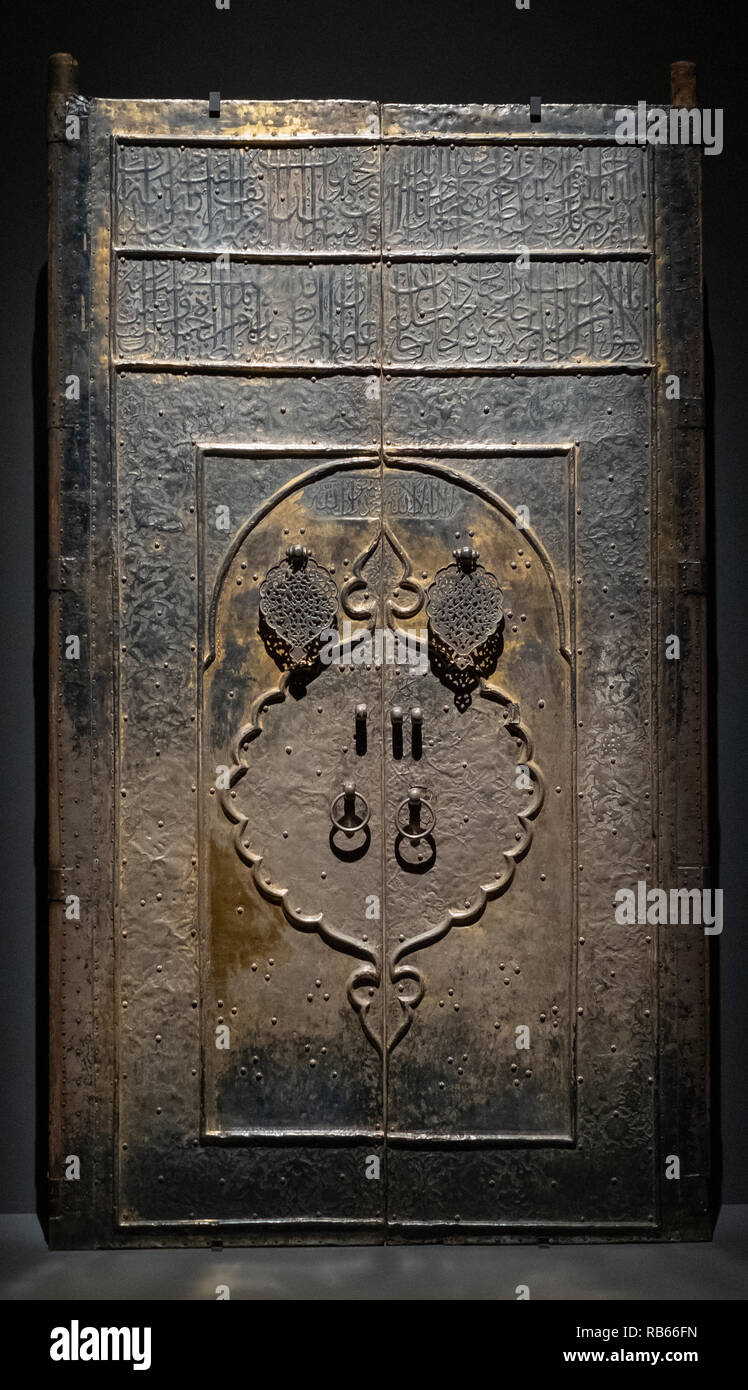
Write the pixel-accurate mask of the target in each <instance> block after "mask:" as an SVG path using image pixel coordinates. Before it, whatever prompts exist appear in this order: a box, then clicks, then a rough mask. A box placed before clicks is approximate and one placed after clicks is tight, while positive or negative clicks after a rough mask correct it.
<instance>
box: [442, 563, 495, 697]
mask: <svg viewBox="0 0 748 1390" xmlns="http://www.w3.org/2000/svg"><path fill="white" fill-rule="evenodd" d="M452 554H453V555H454V558H455V563H454V564H453V565H448V566H447V567H446V568H445V569H441V570H438V571H437V573H436V575H435V577H434V581H433V583H432V584H431V585H430V586H429V589H428V591H427V602H426V612H427V613H428V619H429V625H430V627H431V631H432V635H433V637H434V639H435V641H436V642H437V644H438V645H439V646H441V647H442V648H443V649H444V650H445V651H446V652H447V654H448V656H449V659H450V660H451V661H452V662H453V663H454V665H455V666H457V667H458V668H459V669H460V670H464V669H465V667H468V666H471V665H472V664H473V661H474V660H475V659H476V657H477V655H478V653H479V652H480V650H481V648H482V647H484V646H485V644H486V643H487V642H488V641H490V639H491V638H492V637H495V635H496V633H497V632H498V629H499V627H500V625H501V622H502V619H503V617H504V595H503V593H502V591H501V589H500V588H499V582H498V580H497V579H496V577H495V575H493V574H491V573H490V572H489V571H488V570H486V569H484V568H483V566H482V565H479V564H478V551H477V550H474V549H473V547H472V546H469V545H465V546H461V547H460V548H459V549H458V550H454V551H453V552H452Z"/></svg>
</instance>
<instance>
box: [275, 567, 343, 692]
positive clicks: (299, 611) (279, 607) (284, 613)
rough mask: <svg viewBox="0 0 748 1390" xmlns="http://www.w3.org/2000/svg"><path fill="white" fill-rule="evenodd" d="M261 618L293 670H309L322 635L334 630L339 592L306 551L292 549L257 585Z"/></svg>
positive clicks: (328, 576)
mask: <svg viewBox="0 0 748 1390" xmlns="http://www.w3.org/2000/svg"><path fill="white" fill-rule="evenodd" d="M260 617H261V619H262V621H263V622H264V623H265V625H266V627H267V628H268V629H269V631H270V632H271V633H272V635H273V637H274V638H275V639H276V640H277V642H278V643H279V644H280V647H281V649H282V650H283V651H284V652H286V653H287V655H288V659H289V661H290V663H291V664H292V665H293V666H309V665H311V663H312V662H313V661H314V658H315V657H316V655H317V651H318V649H319V645H320V641H321V634H322V633H323V632H324V630H325V629H326V628H331V627H335V626H336V624H337V617H338V590H337V586H336V584H335V581H334V580H333V579H332V578H331V576H330V574H329V572H328V571H327V570H326V569H324V568H323V567H322V565H318V564H317V562H316V560H313V559H312V557H311V555H310V553H309V551H308V550H307V547H306V546H304V545H291V546H289V548H288V550H287V552H286V558H285V560H281V562H280V563H279V564H277V565H273V567H272V569H269V570H268V572H267V574H266V575H265V578H264V580H263V581H262V584H261V585H260Z"/></svg>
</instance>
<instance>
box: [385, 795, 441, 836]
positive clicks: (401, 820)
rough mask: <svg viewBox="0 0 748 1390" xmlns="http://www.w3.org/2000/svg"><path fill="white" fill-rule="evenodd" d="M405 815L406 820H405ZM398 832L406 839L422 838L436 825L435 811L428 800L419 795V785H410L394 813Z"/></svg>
mask: <svg viewBox="0 0 748 1390" xmlns="http://www.w3.org/2000/svg"><path fill="white" fill-rule="evenodd" d="M406 816H407V820H406ZM395 825H396V827H397V831H398V834H400V835H403V836H404V837H405V839H406V840H415V841H418V840H424V839H425V838H426V836H427V835H430V834H431V832H432V830H433V829H434V826H435V825H436V811H435V810H434V808H433V806H432V805H431V802H430V801H425V800H424V798H423V797H422V796H421V791H420V788H419V787H411V789H410V791H409V792H408V795H407V796H406V798H405V800H404V801H401V802H400V805H399V806H398V808H397V811H396V813H395Z"/></svg>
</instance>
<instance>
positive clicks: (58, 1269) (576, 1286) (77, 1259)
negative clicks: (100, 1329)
mask: <svg viewBox="0 0 748 1390" xmlns="http://www.w3.org/2000/svg"><path fill="white" fill-rule="evenodd" d="M221 1284H223V1285H225V1284H228V1286H229V1289H230V1296H231V1298H232V1299H237V1298H238V1299H281V1300H282V1299H303V1300H318V1299H344V1300H358V1299H366V1300H371V1299H395V1300H400V1299H403V1300H407V1299H417V1300H423V1299H450V1300H451V1299H515V1298H516V1297H517V1295H516V1292H515V1290H516V1288H517V1285H519V1284H526V1285H528V1286H529V1289H530V1297H531V1299H553V1300H557V1299H575V1298H579V1299H588V1300H593V1301H594V1300H597V1299H616V1298H632V1299H658V1300H659V1299H745V1298H748V1206H739V1207H738V1206H733V1207H723V1208H722V1212H721V1215H720V1219H719V1222H718V1224H717V1230H716V1234H715V1238H714V1241H713V1242H712V1243H711V1244H699V1245H662V1246H660V1245H649V1246H647V1245H586V1246H582V1245H578V1246H568V1245H567V1246H544V1247H541V1246H534V1245H531V1246H524V1247H521V1246H507V1247H486V1246H483V1247H480V1248H478V1247H475V1246H473V1247H469V1246H462V1247H457V1246H426V1247H423V1246H421V1247H414V1246H410V1247H403V1246H400V1247H389V1248H387V1249H381V1248H379V1247H369V1248H359V1249H340V1250H333V1249H303V1250H299V1249H296V1250H237V1251H224V1250H221V1251H212V1250H137V1251H129V1250H126V1251H122V1250H118V1251H106V1250H95V1251H74V1252H66V1253H55V1254H50V1253H49V1251H48V1250H47V1247H46V1245H45V1243H44V1239H43V1237H42V1233H41V1230H40V1227H39V1223H38V1221H37V1219H36V1217H35V1216H4V1217H0V1297H2V1298H3V1299H56V1298H67V1299H149V1300H150V1299H189V1298H200V1299H208V1298H209V1299H215V1297H216V1286H217V1285H221Z"/></svg>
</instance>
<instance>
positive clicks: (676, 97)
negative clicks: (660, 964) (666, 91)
mask: <svg viewBox="0 0 748 1390" xmlns="http://www.w3.org/2000/svg"><path fill="white" fill-rule="evenodd" d="M670 105H671V106H684V107H686V108H687V109H688V110H689V111H692V110H693V108H694V107H695V105H696V64H695V63H671V64H670Z"/></svg>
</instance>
